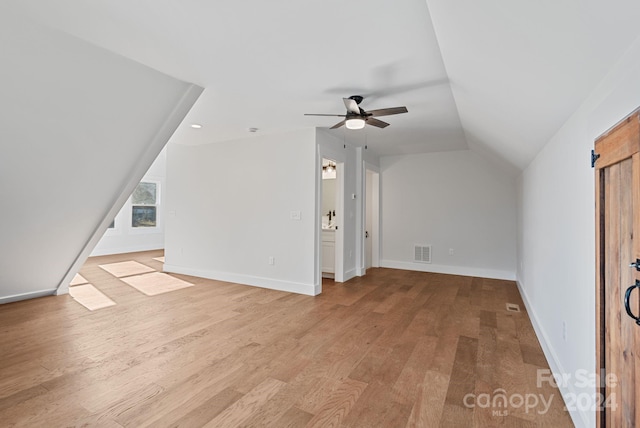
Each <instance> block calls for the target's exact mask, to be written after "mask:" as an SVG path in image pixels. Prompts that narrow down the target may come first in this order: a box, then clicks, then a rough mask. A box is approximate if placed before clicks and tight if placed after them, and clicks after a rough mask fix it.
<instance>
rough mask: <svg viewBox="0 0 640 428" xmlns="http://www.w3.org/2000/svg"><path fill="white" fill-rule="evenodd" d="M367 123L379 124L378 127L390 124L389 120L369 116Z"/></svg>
mask: <svg viewBox="0 0 640 428" xmlns="http://www.w3.org/2000/svg"><path fill="white" fill-rule="evenodd" d="M367 125H371V126H377V127H378V128H386V127H387V126H389V124H388V123H387V122H383V121H381V120H378V119H374V118H373V117H368V118H367Z"/></svg>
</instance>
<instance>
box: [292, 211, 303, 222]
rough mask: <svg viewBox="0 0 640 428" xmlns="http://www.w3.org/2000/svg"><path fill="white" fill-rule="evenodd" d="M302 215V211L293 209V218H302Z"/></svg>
mask: <svg viewBox="0 0 640 428" xmlns="http://www.w3.org/2000/svg"><path fill="white" fill-rule="evenodd" d="M301 217H302V215H301V213H300V211H291V220H300V219H301Z"/></svg>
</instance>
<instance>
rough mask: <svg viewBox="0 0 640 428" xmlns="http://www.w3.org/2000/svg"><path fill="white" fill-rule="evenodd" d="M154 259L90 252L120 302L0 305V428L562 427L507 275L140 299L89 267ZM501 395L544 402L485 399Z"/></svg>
mask: <svg viewBox="0 0 640 428" xmlns="http://www.w3.org/2000/svg"><path fill="white" fill-rule="evenodd" d="M160 256H162V252H161V251H160V252H159V251H153V252H142V253H134V254H125V255H117V256H105V257H96V258H92V259H89V261H88V262H87V263H86V264H85V266H84V267H83V268H82V270H81V274H82V275H83V276H84V277H85V278H86V279H87V280H88V281H90V282H91V283H92V284H94V285H95V286H96V287H97V288H98V289H99V290H100V291H102V292H103V293H105V294H106V295H107V296H109V297H110V298H111V299H112V300H114V301H115V302H116V303H117V305H116V306H112V307H109V308H105V309H100V310H97V311H94V312H90V311H88V310H87V309H85V308H84V307H82V306H80V305H79V304H77V303H76V302H74V301H73V299H72V298H71V297H69V296H60V297H45V298H40V299H34V300H29V301H23V302H16V303H11V304H7V305H3V306H0V343H1V344H2V345H1V347H0V421H1V423H0V424H1V425H2V426H28V427H41V426H46V427H67V426H101V427H146V426H153V427H178V426H180V427H203V426H207V427H236V426H247V427H437V426H442V427H472V426H475V427H490V426H499V427H536V426H545V427H556V426H557V427H564V426H572V423H571V420H570V418H569V416H568V414H567V413H566V412H565V411H564V410H563V407H564V403H563V401H562V398H561V396H560V393H559V392H558V391H557V390H556V389H552V388H551V387H549V386H546V385H545V387H544V388H537V387H536V373H537V370H538V369H548V365H547V363H546V360H545V358H544V355H543V353H542V350H541V348H540V345H539V343H538V342H537V339H536V336H535V334H534V332H533V328H532V326H531V323H530V321H529V319H528V315H527V313H526V311H525V308H524V305H523V303H522V300H521V298H520V295H519V293H518V290H517V287H516V286H515V284H514V283H513V282H509V281H498V280H488V279H481V278H471V277H460V276H449V275H440V274H429V273H421V272H410V271H401V270H393V269H373V270H370V271H369V273H368V275H367V276H365V277H362V278H357V279H354V280H351V281H349V282H347V283H345V284H334V283H333V282H332V281H330V280H327V281H326V282H325V283H324V284H323V289H324V291H323V294H322V295H320V296H316V297H309V296H302V295H296V294H290V293H285V292H279V291H273V290H266V289H261V288H254V287H248V286H243V285H238V284H231V283H224V282H218V281H211V280H205V279H201V278H194V277H188V276H183V275H176V276H177V277H178V278H181V279H183V280H186V281H188V282H190V283H193V284H195V286H194V287H189V288H185V289H182V290H177V291H173V292H170V293H166V294H161V295H157V296H145V295H144V294H142V293H140V292H138V291H137V290H135V289H133V288H132V287H129V286H127V285H126V284H124V283H122V282H121V281H120V280H118V279H117V278H115V277H113V276H112V275H110V274H109V273H107V272H105V271H103V270H102V269H100V268H99V267H98V265H99V264H105V263H114V262H120V261H127V260H134V261H137V262H139V263H142V264H145V265H147V266H150V267H152V268H154V269H156V270H161V267H162V264H161V263H160V262H159V261H157V260H154V259H153V258H155V257H160ZM506 303H516V304H518V305H520V309H521V312H508V311H507V310H506V306H505V305H506ZM502 390H503V392H502V393H503V394H505V395H506V397H507V398H509V397H515V396H516V395H520V396H522V397H526V396H527V394H535V395H536V396H538V397H540V395H542V396H543V397H544V399H545V400H549V399H551V406H550V408H549V409H548V411H546V412H544V411H543V410H544V406H542V404H540V405H539V406H537V407H535V408H531V409H526V408H525V407H524V406H518V403H519V401H518V400H512V403H507V407H499V406H496V407H494V406H491V405H489V406H487V405H485V401H483V400H481V399H480V397H484V398H485V399H486V398H489V399H490V400H491V399H493V398H494V397H495V396H496V394H500V393H501V391H502ZM483 394H484V395H483ZM475 398H478V401H477V402H476V401H475ZM496 401H497V404H500V400H494V402H496Z"/></svg>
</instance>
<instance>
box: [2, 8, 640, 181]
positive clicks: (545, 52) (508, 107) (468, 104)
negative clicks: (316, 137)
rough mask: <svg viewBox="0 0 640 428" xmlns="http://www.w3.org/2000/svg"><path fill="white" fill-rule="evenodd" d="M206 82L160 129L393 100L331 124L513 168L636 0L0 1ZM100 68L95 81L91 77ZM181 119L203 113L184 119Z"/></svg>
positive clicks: (612, 43) (380, 144) (355, 136)
mask: <svg viewBox="0 0 640 428" xmlns="http://www.w3.org/2000/svg"><path fill="white" fill-rule="evenodd" d="M0 10H2V11H3V13H19V14H21V15H26V16H28V17H30V18H33V19H35V20H37V21H39V22H41V23H42V24H44V25H47V26H50V27H53V28H56V29H59V30H61V31H64V32H67V33H70V34H72V35H74V36H76V37H79V38H81V39H84V40H86V41H88V42H90V43H93V44H96V45H99V46H102V47H104V48H107V49H109V50H111V51H114V52H116V53H118V54H121V55H123V56H125V57H128V58H131V59H134V60H136V61H138V62H141V63H143V64H146V65H148V66H150V67H152V68H155V69H157V70H160V71H162V72H164V73H166V74H169V75H171V76H174V77H178V78H180V79H182V80H186V81H189V82H193V83H196V84H198V85H201V86H203V87H205V88H206V89H205V92H204V93H203V95H202V96H201V97H200V99H199V100H198V102H197V103H196V105H195V106H194V108H193V109H192V111H191V112H190V113H189V115H188V116H187V118H186V119H185V122H184V123H183V124H182V125H181V126H180V128H179V129H178V130H177V131H176V133H175V134H174V136H173V138H172V141H174V142H176V143H179V144H189V145H194V144H205V143H212V142H217V141H225V140H231V139H238V138H246V137H249V136H251V135H252V134H251V133H249V132H248V129H249V128H252V127H255V128H258V132H259V133H277V132H281V131H286V130H290V129H298V128H304V127H313V126H318V127H327V128H328V127H330V126H332V125H333V124H334V123H336V122H337V121H338V120H339V118H331V117H310V116H304V115H303V114H304V113H336V114H343V113H344V105H343V103H342V100H341V98H342V97H348V96H350V95H362V96H364V97H365V100H364V101H363V102H362V105H361V107H363V108H365V109H366V110H369V109H376V108H383V107H395V106H401V105H405V106H407V108H408V110H409V113H407V114H403V115H398V116H389V117H386V118H384V119H385V120H386V121H387V122H389V123H390V124H391V126H389V127H387V128H385V129H378V128H374V127H366V129H365V130H363V131H352V130H346V129H344V127H343V128H340V129H337V130H333V131H331V132H333V133H335V134H336V135H337V136H338V137H339V138H342V139H344V140H345V141H347V142H349V143H351V144H356V145H365V144H366V145H367V146H368V147H369V149H370V150H373V151H375V152H376V153H377V154H379V155H393V154H410V153H422V152H433V151H443V150H461V149H466V148H471V149H473V150H478V151H481V152H483V153H485V154H488V155H490V156H492V157H494V158H495V159H498V160H501V161H502V162H504V163H505V164H507V165H509V166H510V167H511V168H512V169H514V170H517V169H522V168H524V167H525V166H526V165H527V164H528V163H529V162H530V161H531V160H532V159H533V157H534V156H535V154H536V153H537V152H538V151H539V150H540V148H541V147H542V146H543V145H544V144H545V143H546V142H547V141H548V140H549V138H550V137H551V136H552V135H553V134H554V133H555V132H556V131H557V130H558V129H559V127H560V126H561V125H562V124H563V123H564V122H565V121H566V120H567V119H568V117H569V116H570V115H571V114H572V112H573V111H575V110H576V108H577V107H578V106H579V105H580V103H581V102H582V101H583V100H584V99H585V97H586V96H587V95H588V94H589V93H590V92H591V90H592V89H593V88H594V87H595V86H596V85H597V84H598V82H599V81H600V80H601V79H602V78H603V77H604V76H605V75H606V73H607V70H609V69H610V67H611V66H612V64H613V63H614V62H615V61H616V60H617V59H618V58H619V57H620V56H621V55H622V54H623V53H624V51H625V49H627V48H628V46H630V45H631V43H632V42H633V41H634V40H635V39H636V38H637V37H638V35H640V27H639V26H638V25H637V22H639V20H640V2H638V1H637V0H633V1H632V0H606V1H604V0H598V1H595V0H554V1H552V0H542V1H530V0H511V1H507V0H481V1H478V0H454V1H452V0H426V1H425V0H393V1H391V0H349V1H344V0H313V1H300V0H273V1H264V0H216V1H204V0H181V1H167V0H164V1H159V0H140V1H135V2H132V1H128V0H92V1H86V0H57V1H55V2H51V1H48V0H4V1H3V4H2V6H1V9H0ZM99 84H100V82H96V85H99ZM191 123H199V124H202V125H203V127H202V128H201V129H198V130H196V129H193V128H191V127H190V124H191Z"/></svg>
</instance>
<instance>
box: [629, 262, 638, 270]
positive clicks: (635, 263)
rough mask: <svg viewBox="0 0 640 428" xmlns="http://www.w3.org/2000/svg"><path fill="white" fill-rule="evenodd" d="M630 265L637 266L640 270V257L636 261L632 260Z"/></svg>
mask: <svg viewBox="0 0 640 428" xmlns="http://www.w3.org/2000/svg"><path fill="white" fill-rule="evenodd" d="M629 267H632V268H636V270H637V271H640V259H636V261H635V262H632V263H631V264H630V265H629Z"/></svg>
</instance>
